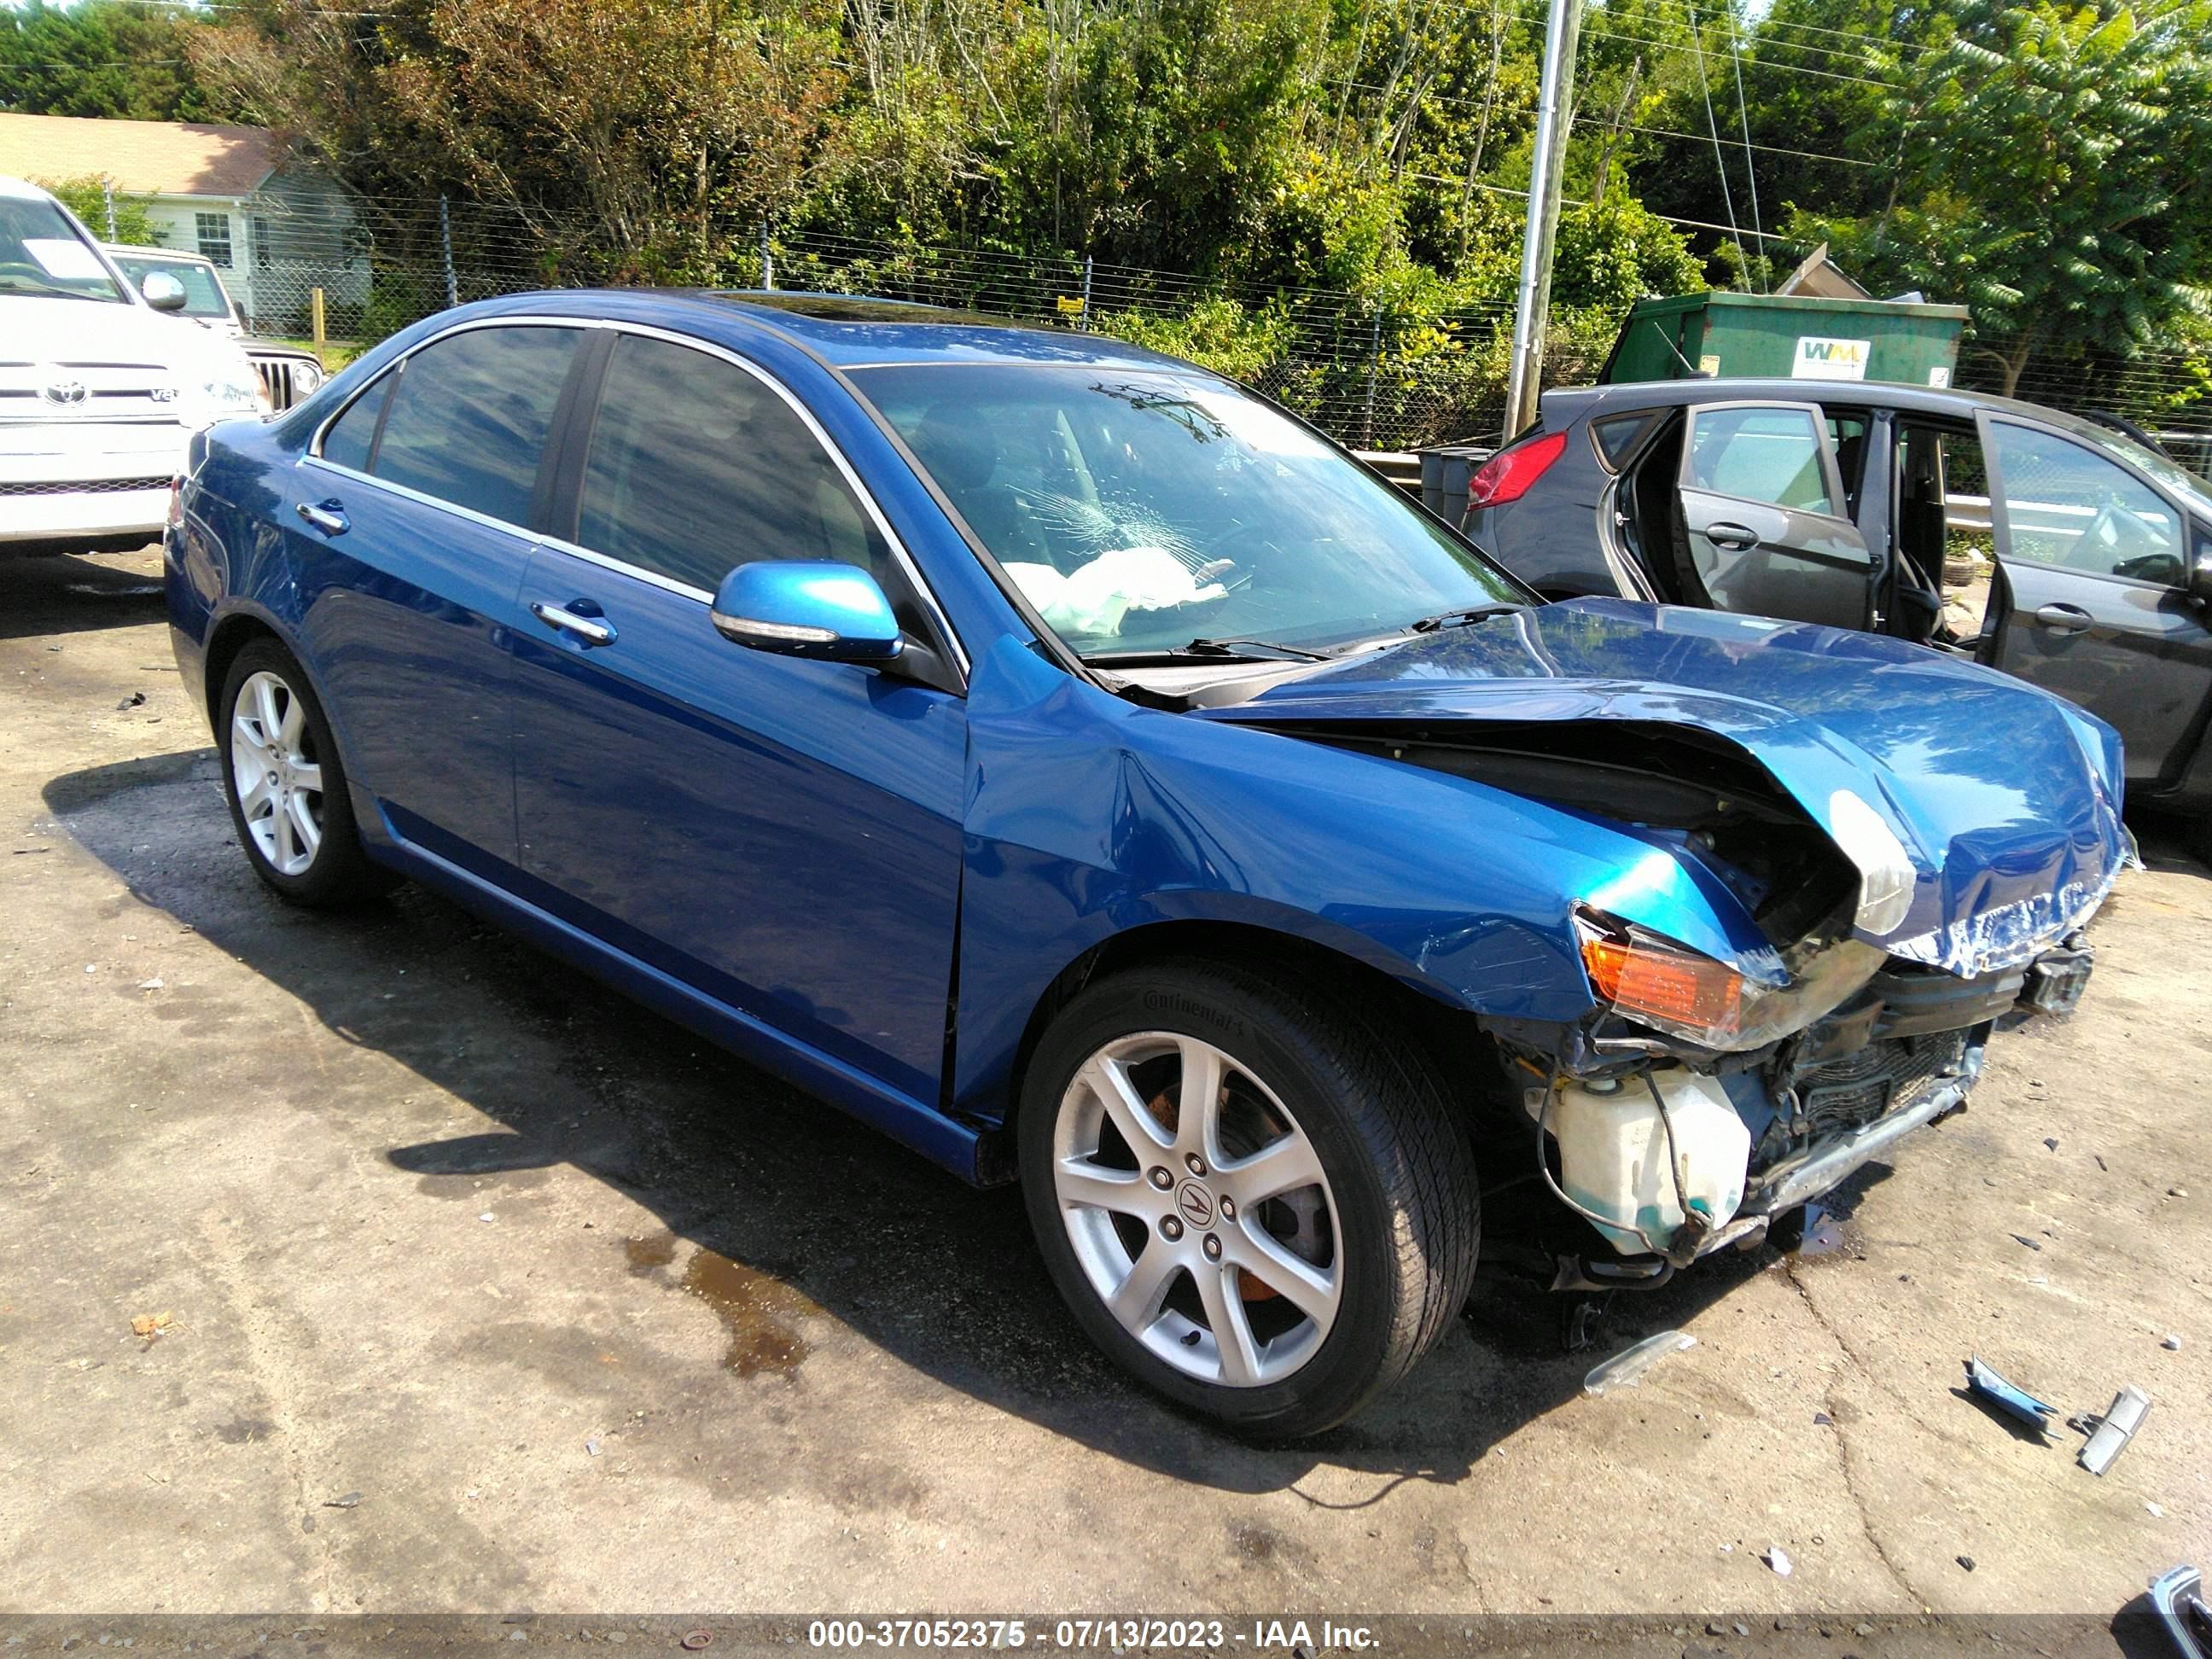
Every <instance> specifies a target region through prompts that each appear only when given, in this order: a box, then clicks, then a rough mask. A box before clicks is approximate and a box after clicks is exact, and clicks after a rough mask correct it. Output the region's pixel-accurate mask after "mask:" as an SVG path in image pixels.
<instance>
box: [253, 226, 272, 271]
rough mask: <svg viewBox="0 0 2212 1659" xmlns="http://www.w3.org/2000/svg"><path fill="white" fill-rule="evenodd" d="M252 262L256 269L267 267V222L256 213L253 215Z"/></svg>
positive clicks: (266, 268)
mask: <svg viewBox="0 0 2212 1659" xmlns="http://www.w3.org/2000/svg"><path fill="white" fill-rule="evenodd" d="M253 264H254V269H256V270H268V269H269V222H268V221H267V220H266V219H264V218H263V217H262V216H260V215H259V214H258V213H257V214H255V215H254V216H253Z"/></svg>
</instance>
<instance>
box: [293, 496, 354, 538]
mask: <svg viewBox="0 0 2212 1659" xmlns="http://www.w3.org/2000/svg"><path fill="white" fill-rule="evenodd" d="M300 516H301V518H303V519H305V520H307V522H308V523H309V524H311V525H313V526H314V527H315V528H316V529H318V530H319V531H321V532H323V534H325V536H343V535H344V534H345V533H346V528H347V526H346V515H345V513H343V511H341V510H340V508H339V507H338V503H337V497H336V496H332V497H331V499H330V500H329V501H320V502H317V503H314V504H313V505H310V504H309V503H308V502H306V501H301V503H300Z"/></svg>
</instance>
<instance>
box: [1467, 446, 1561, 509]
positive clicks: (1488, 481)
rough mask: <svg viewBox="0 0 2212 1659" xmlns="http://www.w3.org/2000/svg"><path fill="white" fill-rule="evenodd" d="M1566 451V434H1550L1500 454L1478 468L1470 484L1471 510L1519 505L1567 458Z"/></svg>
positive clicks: (1468, 489) (1500, 451)
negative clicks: (1536, 485)
mask: <svg viewBox="0 0 2212 1659" xmlns="http://www.w3.org/2000/svg"><path fill="white" fill-rule="evenodd" d="M1566 448H1567V435H1566V434H1565V433H1564V432H1547V433H1543V434H1541V435H1539V436H1537V437H1534V438H1524V439H1522V441H1520V442H1519V443H1517V444H1511V445H1509V446H1507V447H1505V448H1504V449H1501V450H1499V451H1498V453H1496V454H1495V455H1492V457H1491V458H1490V459H1488V460H1486V461H1485V462H1484V463H1483V464H1482V465H1480V466H1479V467H1477V468H1476V469H1475V472H1474V477H1471V478H1469V479H1468V481H1467V504H1468V507H1503V506H1504V504H1505V503H1506V502H1508V501H1519V500H1520V499H1521V497H1522V495H1526V494H1527V493H1528V486H1529V485H1530V484H1533V483H1535V482H1536V480H1537V479H1539V478H1541V477H1543V476H1544V474H1545V473H1547V471H1550V470H1551V466H1552V463H1553V462H1554V461H1556V460H1558V459H1559V457H1560V456H1561V455H1563V454H1565V453H1566Z"/></svg>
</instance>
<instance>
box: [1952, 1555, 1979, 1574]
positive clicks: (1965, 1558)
mask: <svg viewBox="0 0 2212 1659" xmlns="http://www.w3.org/2000/svg"><path fill="white" fill-rule="evenodd" d="M1952 1559H1954V1560H1955V1561H1956V1562H1957V1563H1958V1564H1959V1565H1960V1566H1962V1567H1964V1568H1965V1569H1966V1571H1968V1572H1972V1571H1973V1570H1974V1558H1973V1557H1972V1556H1971V1555H1959V1556H1954V1557H1953V1558H1952Z"/></svg>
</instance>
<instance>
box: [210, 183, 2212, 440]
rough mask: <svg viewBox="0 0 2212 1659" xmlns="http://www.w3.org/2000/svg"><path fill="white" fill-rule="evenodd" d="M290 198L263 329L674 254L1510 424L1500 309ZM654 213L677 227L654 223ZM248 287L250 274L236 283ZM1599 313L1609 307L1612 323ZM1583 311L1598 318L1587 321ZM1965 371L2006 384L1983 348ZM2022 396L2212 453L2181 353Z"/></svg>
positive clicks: (844, 240) (1366, 405)
mask: <svg viewBox="0 0 2212 1659" xmlns="http://www.w3.org/2000/svg"><path fill="white" fill-rule="evenodd" d="M287 210H288V209H287V207H286V205H285V204H270V205H269V206H268V207H267V209H265V210H264V211H265V212H266V214H267V215H268V216H269V220H268V222H270V223H272V224H274V225H276V227H277V230H276V233H275V234H268V235H266V236H264V238H263V239H261V240H259V241H258V242H257V247H258V248H263V247H265V248H267V249H269V250H270V253H271V255H272V257H270V258H266V259H265V260H264V262H263V263H262V264H260V266H259V268H258V269H256V270H253V271H252V272H251V273H250V282H249V283H248V284H247V287H248V290H249V291H248V292H247V293H246V294H243V295H239V296H238V297H239V298H240V300H241V302H242V303H243V304H245V306H246V309H247V312H248V315H249V320H250V323H251V325H252V330H253V331H254V332H256V333H257V334H261V335H275V336H289V337H297V336H301V335H303V334H305V333H306V331H307V326H308V322H307V319H308V316H309V311H310V295H311V292H312V290H313V289H316V288H320V289H323V290H324V296H325V319H326V326H327V329H328V332H329V336H330V337H331V339H332V340H333V341H334V342H337V343H341V344H342V345H349V346H353V347H356V348H358V347H365V346H368V345H370V344H373V343H375V342H376V341H378V340H380V339H382V338H383V337H385V336H386V335H388V334H391V333H392V332H394V331H397V330H398V329H400V328H404V327H405V326H406V325H408V324H410V323H411V322H414V321H415V320H416V319H419V318H422V317H426V316H428V315H429V314H430V313H433V312H435V311H438V310H440V309H441V308H443V307H446V306H448V305H452V304H456V303H461V302H465V301H471V300H478V299H484V298H488V297H490V296H492V295H500V294H510V293H519V292H524V291H527V290H530V289H547V288H562V287H577V286H592V285H600V284H613V285H650V284H653V283H657V282H660V281H663V280H666V279H667V278H668V276H669V275H670V273H671V270H674V269H679V268H681V267H680V266H679V265H678V261H679V260H680V261H682V263H683V264H688V266H689V268H690V270H711V271H712V273H713V276H714V285H715V286H718V287H726V288H740V289H741V288H759V287H764V286H765V287H774V288H778V289H806V290H813V291H818V292H823V293H832V294H854V295H860V294H866V295H876V296H879V297H883V298H888V299H896V300H912V301H921V302H923V303H927V304H931V305H937V306H945V307H952V308H955V309H958V310H963V311H972V312H976V313H983V314H986V315H989V316H993V317H1005V318H1008V319H1016V320H1021V321H1026V322H1033V323H1041V324H1047V325H1052V326H1056V327H1064V328H1068V329H1073V330H1079V331H1097V332H1101V333H1107V334H1112V335H1115V336H1118V337H1123V338H1127V339H1131V340H1133V341H1136V342H1138V343H1141V344H1145V345H1151V346H1156V347H1158V348H1159V349H1164V350H1167V351H1170V352H1173V353H1176V354H1177V355H1180V356H1190V357H1194V358H1197V359H1198V360H1200V361H1201V362H1207V363H1209V364H1210V365H1211V366H1212V367H1214V368H1218V369H1220V370H1221V371H1223V372H1224V373H1226V374H1231V375H1232V376H1233V377H1234V378H1236V379H1238V380H1243V381H1244V382H1245V383H1247V384H1249V385H1250V386H1254V387H1255V388H1256V389H1257V390H1259V391H1261V392H1265V393H1266V394H1267V395H1268V396H1269V397H1272V398H1275V399H1276V400H1278V401H1279V402H1280V403H1282V404H1285V406H1287V407H1289V408H1291V409H1293V410H1297V412H1298V413H1299V414H1301V415H1303V416H1305V417H1306V418H1307V419H1309V420H1310V421H1312V422H1314V423H1315V424H1316V425H1317V426H1319V427H1321V428H1322V429H1324V430H1325V431H1328V433H1330V434H1331V435H1334V437H1336V438H1337V439H1338V440H1339V441H1341V442H1344V443H1346V444H1348V445H1351V446H1352V447H1355V448H1359V449H1367V450H1404V449H1413V448H1419V447H1422V446H1425V445H1428V444H1435V443H1445V442H1453V441H1475V442H1480V443H1489V442H1494V441H1496V440H1497V437H1498V428H1499V426H1500V423H1501V422H1502V420H1503V418H1504V390H1505V379H1506V369H1507V361H1508V351H1507V344H1508V338H1509V337H1510V332H1511V328H1512V318H1511V314H1510V309H1509V308H1508V307H1506V306H1504V305H1502V304H1501V305H1495V306H1488V307H1469V308H1466V309H1460V310H1449V311H1437V310H1426V309H1425V310H1422V311H1419V312H1412V311H1406V310H1398V309H1394V308H1392V307H1390V306H1389V305H1388V304H1385V303H1379V302H1377V301H1375V300H1373V299H1371V298H1370V297H1367V296H1364V295H1357V294H1352V293H1346V292H1342V291H1340V290H1334V289H1317V288H1298V287H1288V286H1271V287H1267V288H1255V287H1249V286H1248V287H1238V286H1237V285H1233V284H1221V283H1207V282H1203V281H1200V279H1198V278H1195V277H1193V276H1188V275H1185V274H1182V273H1179V272H1175V271H1169V270H1152V269H1149V268H1145V267H1140V266H1132V265H1120V264H1109V263H1107V262H1105V261H1103V260H1092V259H1089V258H1078V257H1073V256H1068V255H1064V254H1046V255H1031V254H1024V253H1020V252H1012V251H1008V250H1005V249H998V248H985V247H955V246H919V245H894V244H890V243H884V242H878V241H870V240H862V239H859V238H854V237H846V236H840V235H836V234H828V233H824V232H820V231H805V232H781V231H777V230H775V229H773V228H762V227H759V226H751V227H746V228H743V229H741V230H739V231H738V232H736V234H732V230H731V228H730V227H727V226H721V225H714V224H708V225H705V226H701V227H696V228H689V229H690V235H691V239H692V240H691V241H690V246H688V247H687V246H686V237H685V234H684V228H679V229H678V231H677V232H676V233H675V234H672V235H671V234H665V232H666V229H667V228H665V227H659V228H646V227H639V228H635V241H636V242H637V243H638V244H639V245H640V246H641V247H642V248H644V249H645V250H647V251H642V252H633V251H629V250H626V249H625V248H623V247H622V246H611V239H610V238H609V236H608V234H606V232H605V228H603V227H600V226H599V225H597V224H594V225H592V226H589V227H586V226H585V225H583V224H581V223H580V222H564V221H560V220H556V219H548V218H545V217H543V216H533V215H530V214H526V213H524V212H520V211H518V210H513V209H506V208H498V207H489V206H483V205H480V204H465V203H461V202H459V201H453V202H448V201H446V200H444V199H442V198H440V197H428V198H422V199H397V200H395V199H370V198H361V199H356V201H355V202H354V203H353V204H352V213H351V216H350V220H349V222H345V223H343V225H340V226H337V227H335V228H332V227H331V226H329V225H328V224H327V223H325V224H324V225H322V226H321V227H320V228H319V229H318V231H317V234H316V235H314V236H312V237H311V236H309V235H308V234H306V232H305V231H304V230H303V231H302V232H301V233H300V234H295V235H294V236H293V237H292V238H291V239H290V240H289V242H288V240H287V239H286V237H285V236H284V235H283V234H282V232H283V226H284V224H285V221H284V220H283V217H282V215H283V213H284V212H286V211H287ZM648 229H658V230H659V231H661V232H663V233H664V234H658V235H651V236H648V235H647V234H646V233H647V230H648ZM687 252H689V253H690V255H691V256H692V257H690V258H688V259H686V258H684V255H685V254H686V253H687ZM234 285H235V283H234ZM1600 320H1601V322H1602V321H1603V319H1600ZM1585 321H1586V322H1587V319H1585ZM1611 331H1612V330H1611V326H1610V325H1607V326H1603V327H1601V328H1598V329H1596V330H1595V331H1593V330H1591V329H1589V328H1588V327H1587V326H1585V327H1583V329H1581V330H1579V331H1577V330H1570V329H1567V328H1564V327H1563V328H1557V329H1555V330H1554V331H1553V337H1552V339H1551V341H1550V342H1548V343H1547V351H1546V355H1545V362H1544V370H1545V380H1546V383H1547V385H1576V384H1587V383H1588V382H1589V381H1590V380H1592V379H1594V378H1595V374H1597V371H1598V369H1599V368H1600V366H1601V362H1602V361H1603V356H1604V352H1605V348H1606V345H1607V343H1609V340H1610V335H1611ZM1993 344H2001V343H1998V342H1970V343H1969V345H1968V348H1967V349H1966V351H1965V352H1963V353H1962V355H1961V361H1960V384H1961V385H1962V386H1968V387H1972V388H1976V389H1980V390H1993V389H1995V386H1996V372H1995V370H1994V368H1992V367H1991V366H1990V359H1989V358H1988V357H1987V356H1986V354H1985V353H1984V352H1982V351H1980V350H1978V349H1976V346H1977V345H1983V346H1987V345H1993ZM2016 395H2018V396H2020V397H2022V398H2027V399H2029V400H2031V401H2034V402H2039V403H2045V404H2051V405H2052V406H2055V407H2057V408H2061V409H2107V410H2113V411H2115V412H2118V413H2120V414H2123V415H2126V416H2130V418H2134V419H2136V420H2139V421H2141V422H2142V423H2143V424H2144V425H2146V426H2148V427H2150V428H2153V429H2154V430H2155V431H2156V432H2157V433H2158V434H2159V435H2160V438H2161V440H2162V441H2165V442H2166V445H2167V447H2169V448H2170V449H2172V451H2173V452H2174V453H2175V454H2176V456H2177V458H2178V459H2182V460H2184V461H2185V463H2187V464H2190V465H2196V466H2197V468H2198V469H2199V470H2200V471H2201V470H2204V469H2205V468H2206V466H2207V465H2208V464H2212V382H2208V380H2207V376H2206V374H2205V370H2204V367H2203V364H2202V363H2201V362H2195V361H2192V360H2191V358H2190V357H2189V356H2187V355H2186V354H2184V353H2181V352H2178V351H2177V352H2171V353H2163V354H2160V353H2149V354H2145V355H2143V356H2139V357H2136V358H2133V359H2128V360H2124V361H2122V360H2118V359H2115V360H2113V361H2112V362H2110V363H2107V364H2105V365H2102V366H2097V365H2091V366H2088V367H2087V368H2085V367H2084V366H2082V365H2079V364H2049V365H2045V364H2036V365H2033V366H2032V368H2031V370H2030V373H2029V374H2027V376H2025V377H2023V379H2022V380H2021V384H2020V386H2019V387H2018V388H2017V392H2016Z"/></svg>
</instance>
